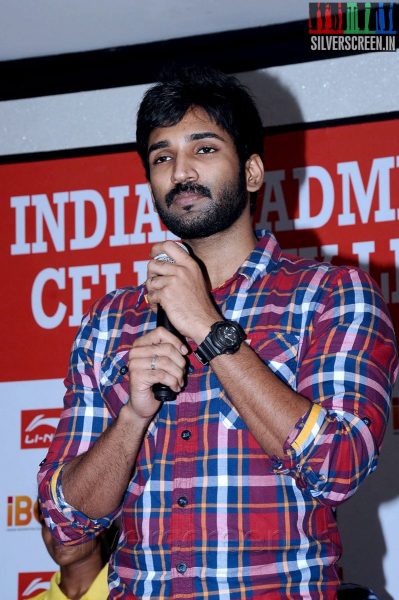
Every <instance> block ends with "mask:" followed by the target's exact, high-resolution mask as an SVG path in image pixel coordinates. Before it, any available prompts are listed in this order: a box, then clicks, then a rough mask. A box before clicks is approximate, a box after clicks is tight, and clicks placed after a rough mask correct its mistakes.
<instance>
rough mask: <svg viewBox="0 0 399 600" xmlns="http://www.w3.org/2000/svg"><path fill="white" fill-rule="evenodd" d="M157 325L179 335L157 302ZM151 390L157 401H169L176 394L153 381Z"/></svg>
mask: <svg viewBox="0 0 399 600" xmlns="http://www.w3.org/2000/svg"><path fill="white" fill-rule="evenodd" d="M157 327H164V328H165V329H166V330H167V331H170V332H171V333H173V334H174V335H176V336H177V337H181V336H180V333H179V332H178V331H177V329H176V328H175V327H174V326H173V325H172V323H171V322H170V321H169V319H168V317H167V314H166V312H165V311H164V309H163V308H162V306H161V305H160V304H158V309H157ZM152 392H153V394H154V396H155V398H156V399H157V400H158V402H170V401H171V400H175V399H176V396H177V394H176V392H174V391H173V390H172V389H170V387H169V386H167V385H165V384H163V383H154V385H153V386H152Z"/></svg>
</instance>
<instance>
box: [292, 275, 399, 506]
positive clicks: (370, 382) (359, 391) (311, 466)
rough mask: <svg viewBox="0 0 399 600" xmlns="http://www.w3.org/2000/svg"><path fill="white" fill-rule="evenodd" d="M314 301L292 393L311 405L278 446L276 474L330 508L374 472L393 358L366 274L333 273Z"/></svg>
mask: <svg viewBox="0 0 399 600" xmlns="http://www.w3.org/2000/svg"><path fill="white" fill-rule="evenodd" d="M320 294H321V299H320V302H319V303H318V304H317V309H316V312H315V314H316V316H315V317H314V318H313V320H312V323H311V324H309V331H308V339H307V343H305V344H304V348H303V355H302V358H301V361H300V365H299V368H298V376H297V388H296V389H297V392H298V393H299V394H301V395H302V396H304V397H306V398H308V399H309V400H310V401H311V402H312V405H311V407H310V409H309V411H308V412H307V413H306V414H305V415H304V416H303V418H302V419H300V421H299V422H298V423H297V424H296V426H295V427H294V429H293V430H292V431H291V433H290V435H289V436H288V438H287V440H286V444H285V457H284V458H283V460H282V464H281V470H284V471H285V472H286V473H290V474H291V475H293V476H294V477H295V478H296V480H297V484H298V486H299V487H301V488H303V489H304V490H307V491H308V492H309V493H310V494H311V495H312V496H313V497H315V498H317V499H318V500H319V501H320V502H322V503H325V504H330V505H336V504H339V503H340V502H342V501H343V500H345V499H346V498H348V497H350V496H351V495H352V494H353V493H354V492H355V491H356V489H357V488H358V486H359V484H360V483H361V482H362V481H363V480H364V479H365V477H366V476H367V475H368V474H369V473H371V472H372V471H374V470H375V468H376V466H377V461H378V455H379V450H380V448H381V444H382V441H383V437H384V433H385V429H386V425H387V420H388V416H389V409H390V399H391V395H392V390H393V385H394V382H395V379H396V376H397V371H398V357H397V349H396V343H395V336H394V332H393V327H392V323H391V319H390V317H389V314H388V311H387V308H386V305H385V302H384V300H383V298H382V295H381V292H380V290H379V289H378V287H377V286H376V284H375V283H374V281H373V280H372V279H371V277H370V276H369V275H368V274H367V273H365V272H363V271H361V270H358V269H354V268H353V269H352V268H342V269H338V270H337V272H336V273H335V275H334V276H333V277H332V276H331V275H328V276H327V277H326V281H325V282H324V285H323V288H322V290H321V292H320Z"/></svg>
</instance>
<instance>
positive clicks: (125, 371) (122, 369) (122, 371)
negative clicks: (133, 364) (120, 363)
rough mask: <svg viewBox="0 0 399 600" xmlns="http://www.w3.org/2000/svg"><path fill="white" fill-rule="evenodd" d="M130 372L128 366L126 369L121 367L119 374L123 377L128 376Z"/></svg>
mask: <svg viewBox="0 0 399 600" xmlns="http://www.w3.org/2000/svg"><path fill="white" fill-rule="evenodd" d="M128 370H129V369H128V368H127V366H126V365H125V366H124V367H121V368H120V370H119V373H120V374H121V375H126V373H127V372H128Z"/></svg>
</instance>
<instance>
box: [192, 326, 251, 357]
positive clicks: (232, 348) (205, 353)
mask: <svg viewBox="0 0 399 600" xmlns="http://www.w3.org/2000/svg"><path fill="white" fill-rule="evenodd" d="M244 340H245V333H244V330H243V328H242V327H241V326H240V325H239V324H238V323H236V322H235V321H217V322H216V323H214V324H213V325H212V327H211V330H210V332H209V333H208V335H207V336H206V338H205V339H204V341H203V342H201V344H200V345H199V346H198V348H197V349H196V350H195V352H194V354H195V356H196V357H197V358H198V360H199V361H200V362H201V363H202V364H203V365H207V364H208V363H209V361H211V360H212V358H215V356H219V355H220V354H234V353H235V352H237V350H238V349H239V347H240V346H241V344H242V342H243V341H244Z"/></svg>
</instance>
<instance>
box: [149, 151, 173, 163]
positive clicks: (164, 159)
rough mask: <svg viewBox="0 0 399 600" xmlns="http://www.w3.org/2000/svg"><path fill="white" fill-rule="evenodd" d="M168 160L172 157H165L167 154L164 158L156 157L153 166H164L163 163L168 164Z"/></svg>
mask: <svg viewBox="0 0 399 600" xmlns="http://www.w3.org/2000/svg"><path fill="white" fill-rule="evenodd" d="M168 160H171V157H170V156H167V155H165V154H163V155H162V156H157V157H156V158H155V159H154V160H153V162H152V164H153V165H160V164H162V163H164V162H167V161H168Z"/></svg>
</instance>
